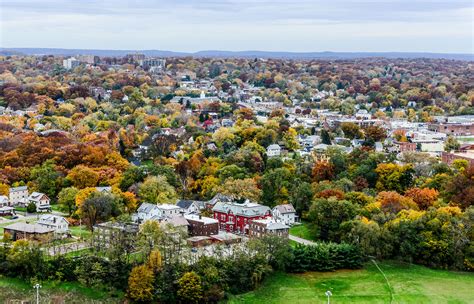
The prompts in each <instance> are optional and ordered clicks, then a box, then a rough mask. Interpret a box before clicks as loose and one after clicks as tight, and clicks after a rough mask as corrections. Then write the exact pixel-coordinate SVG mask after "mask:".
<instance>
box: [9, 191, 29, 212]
mask: <svg viewBox="0 0 474 304" xmlns="http://www.w3.org/2000/svg"><path fill="white" fill-rule="evenodd" d="M9 198H10V206H22V207H24V206H26V204H27V202H28V187H27V186H21V187H12V188H10V193H9Z"/></svg>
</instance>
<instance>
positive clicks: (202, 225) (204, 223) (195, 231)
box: [184, 214, 219, 236]
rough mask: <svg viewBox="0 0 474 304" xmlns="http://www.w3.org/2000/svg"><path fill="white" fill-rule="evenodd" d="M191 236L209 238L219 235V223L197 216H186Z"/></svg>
mask: <svg viewBox="0 0 474 304" xmlns="http://www.w3.org/2000/svg"><path fill="white" fill-rule="evenodd" d="M184 218H185V219H186V220H187V221H188V223H189V226H188V232H189V235H190V236H198V235H199V236H209V235H214V234H218V233H219V222H218V221H217V220H215V219H213V218H210V217H205V216H201V215H196V214H185V215H184Z"/></svg>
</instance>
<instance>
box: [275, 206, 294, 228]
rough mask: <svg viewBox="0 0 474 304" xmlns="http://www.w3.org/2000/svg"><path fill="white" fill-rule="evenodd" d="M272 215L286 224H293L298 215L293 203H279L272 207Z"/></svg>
mask: <svg viewBox="0 0 474 304" xmlns="http://www.w3.org/2000/svg"><path fill="white" fill-rule="evenodd" d="M272 215H273V218H274V219H275V221H277V222H280V223H283V224H285V225H293V224H294V223H295V222H296V221H297V219H298V216H297V215H296V211H295V208H294V207H293V205H292V204H284V205H277V206H275V207H274V208H273V209H272Z"/></svg>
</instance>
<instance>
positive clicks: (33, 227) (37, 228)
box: [5, 223, 54, 233]
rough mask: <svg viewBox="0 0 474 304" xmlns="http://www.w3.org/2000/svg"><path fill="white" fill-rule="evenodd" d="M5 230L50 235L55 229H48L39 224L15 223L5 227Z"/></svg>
mask: <svg viewBox="0 0 474 304" xmlns="http://www.w3.org/2000/svg"><path fill="white" fill-rule="evenodd" d="M5 229H9V230H15V231H20V232H26V233H48V232H53V231H54V229H51V228H46V227H45V226H42V225H39V224H27V223H14V224H11V225H8V226H6V227H5Z"/></svg>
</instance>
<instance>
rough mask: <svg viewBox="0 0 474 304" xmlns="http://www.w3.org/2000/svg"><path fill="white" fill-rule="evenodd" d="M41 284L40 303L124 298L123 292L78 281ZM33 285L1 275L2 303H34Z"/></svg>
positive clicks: (117, 299)
mask: <svg viewBox="0 0 474 304" xmlns="http://www.w3.org/2000/svg"><path fill="white" fill-rule="evenodd" d="M40 284H41V286H42V287H41V289H40V300H41V301H40V303H119V302H120V299H121V298H123V294H122V293H116V294H111V293H109V292H107V291H103V290H97V289H92V288H87V287H84V286H81V285H80V284H79V283H77V282H66V283H58V284H54V283H52V282H47V283H40ZM32 286H33V284H32V283H29V282H25V281H22V280H20V279H13V278H5V277H0V303H10V302H12V303H13V302H14V303H17V302H15V301H14V300H23V301H30V303H34V301H35V296H36V293H35V290H34V289H33V288H32ZM18 303H19V301H18Z"/></svg>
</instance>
